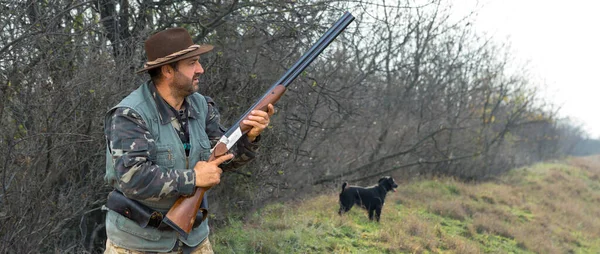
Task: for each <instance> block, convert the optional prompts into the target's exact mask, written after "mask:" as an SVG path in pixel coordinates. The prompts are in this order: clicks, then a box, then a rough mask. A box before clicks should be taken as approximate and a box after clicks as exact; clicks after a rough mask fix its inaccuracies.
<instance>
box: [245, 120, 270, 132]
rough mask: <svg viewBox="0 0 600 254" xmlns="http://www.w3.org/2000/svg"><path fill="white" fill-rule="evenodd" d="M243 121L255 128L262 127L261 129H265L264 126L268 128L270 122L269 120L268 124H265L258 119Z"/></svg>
mask: <svg viewBox="0 0 600 254" xmlns="http://www.w3.org/2000/svg"><path fill="white" fill-rule="evenodd" d="M243 123H244V124H245V125H250V126H252V127H254V128H258V129H261V130H262V129H264V128H266V127H267V124H268V122H267V123H266V124H264V123H259V122H257V121H250V120H244V121H243Z"/></svg>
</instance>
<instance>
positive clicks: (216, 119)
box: [204, 96, 260, 170]
mask: <svg viewBox="0 0 600 254" xmlns="http://www.w3.org/2000/svg"><path fill="white" fill-rule="evenodd" d="M204 98H205V99H206V102H207V104H208V112H207V116H206V134H207V135H208V138H209V139H210V145H211V147H214V146H215V145H216V144H217V142H218V141H219V139H220V138H221V136H223V134H225V132H227V129H225V128H224V127H223V126H222V125H221V115H220V114H219V110H218V109H217V106H216V103H215V102H214V101H213V100H212V99H211V98H210V97H208V96H204ZM259 141H260V136H258V137H256V139H255V140H254V142H250V141H249V140H248V137H247V136H246V134H244V135H243V136H242V137H240V139H239V140H238V142H237V143H236V145H235V146H233V147H232V148H231V150H230V152H231V153H233V155H234V156H235V157H234V158H233V159H231V160H230V161H227V162H224V163H223V164H221V165H220V167H221V168H222V169H223V170H228V169H235V168H239V167H241V166H243V165H246V164H247V163H248V162H250V161H252V160H253V159H254V158H255V157H256V152H257V151H258V147H259V146H258V144H257V143H258V142H259Z"/></svg>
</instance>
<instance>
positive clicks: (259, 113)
mask: <svg viewBox="0 0 600 254" xmlns="http://www.w3.org/2000/svg"><path fill="white" fill-rule="evenodd" d="M267 110H269V109H268V108H267ZM250 115H254V116H260V117H268V116H269V114H268V113H267V112H265V111H262V110H252V112H250Z"/></svg>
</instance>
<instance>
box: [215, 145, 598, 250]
mask: <svg viewBox="0 0 600 254" xmlns="http://www.w3.org/2000/svg"><path fill="white" fill-rule="evenodd" d="M397 190H398V191H397V192H395V193H391V192H390V193H388V196H387V198H386V205H385V207H384V209H383V212H382V218H381V223H380V224H377V223H374V222H370V221H369V220H368V218H367V214H366V212H365V211H364V210H361V209H357V207H354V208H353V209H352V210H351V211H350V212H349V213H348V214H346V215H345V216H343V217H340V216H338V215H337V209H338V200H337V195H338V193H339V190H335V192H334V191H333V190H332V192H331V193H329V194H326V195H322V196H318V197H315V198H312V199H307V200H305V201H303V202H302V203H301V204H274V205H270V206H268V207H266V208H264V209H262V210H260V211H258V212H257V213H256V214H253V215H252V216H251V219H250V220H249V221H247V222H246V223H241V222H240V221H238V220H230V221H229V223H228V225H226V226H223V227H220V228H218V229H216V230H215V231H214V232H213V233H214V234H213V235H212V243H213V245H214V249H215V252H217V253H405V252H406V253H600V219H598V218H600V158H598V157H585V158H571V159H568V160H565V161H563V162H556V163H542V164H536V165H533V166H530V167H524V168H520V169H515V170H513V171H512V172H510V173H509V174H507V175H505V176H502V177H500V178H498V179H497V181H494V182H487V183H479V184H467V183H462V182H458V181H455V180H453V179H436V180H426V181H418V182H411V183H407V184H400V186H399V188H398V189H397Z"/></svg>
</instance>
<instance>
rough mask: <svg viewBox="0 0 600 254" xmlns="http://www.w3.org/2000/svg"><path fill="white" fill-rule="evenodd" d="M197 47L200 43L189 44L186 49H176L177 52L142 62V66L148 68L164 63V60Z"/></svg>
mask: <svg viewBox="0 0 600 254" xmlns="http://www.w3.org/2000/svg"><path fill="white" fill-rule="evenodd" d="M198 48H200V45H197V44H194V45H192V46H189V47H188V48H187V49H184V50H180V51H177V52H175V53H173V54H170V55H168V56H165V57H159V58H157V59H156V60H154V61H150V62H147V63H146V64H144V68H148V67H150V66H153V65H157V64H161V63H164V62H166V61H169V60H171V59H173V58H176V57H179V56H182V55H184V54H187V53H189V52H192V51H194V50H196V49H198Z"/></svg>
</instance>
